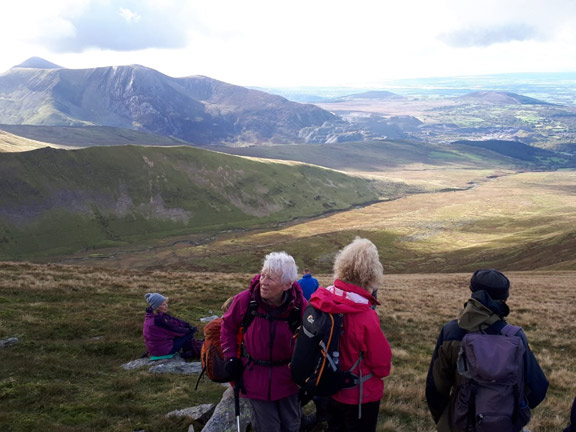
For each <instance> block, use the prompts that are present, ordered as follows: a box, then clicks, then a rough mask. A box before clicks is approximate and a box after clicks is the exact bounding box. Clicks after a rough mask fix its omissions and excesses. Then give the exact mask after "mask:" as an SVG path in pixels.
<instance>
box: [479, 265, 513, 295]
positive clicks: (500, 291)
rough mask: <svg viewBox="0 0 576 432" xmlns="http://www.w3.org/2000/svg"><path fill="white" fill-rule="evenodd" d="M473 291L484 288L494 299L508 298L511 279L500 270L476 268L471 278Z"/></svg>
mask: <svg viewBox="0 0 576 432" xmlns="http://www.w3.org/2000/svg"><path fill="white" fill-rule="evenodd" d="M470 290H471V291H472V292H476V291H480V290H484V291H487V292H488V294H490V297H492V298H493V299H494V300H506V299H507V298H508V292H509V290H510V281H509V280H508V278H507V277H506V276H504V275H503V274H502V273H500V272H499V271H498V270H494V269H487V270H476V271H475V272H474V274H473V275H472V279H470Z"/></svg>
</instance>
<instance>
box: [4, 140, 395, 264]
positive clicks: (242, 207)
mask: <svg viewBox="0 0 576 432" xmlns="http://www.w3.org/2000/svg"><path fill="white" fill-rule="evenodd" d="M0 173H1V174H0V203H1V206H0V259H26V258H33V257H42V256H47V255H52V254H59V253H70V252H76V251H81V250H91V249H95V248H101V247H107V246H126V245H130V244H132V243H134V242H142V241H146V240H151V239H154V238H160V237H166V236H171V235H182V234H194V233H199V232H202V233H204V234H205V233H206V232H210V231H220V230H225V229H243V228H247V227H254V226H256V225H261V224H266V223H277V222H281V221H289V220H293V219H296V218H301V217H311V216H316V215H319V214H323V213H326V212H331V211H335V210H341V209H347V208H350V207H351V206H354V205H358V204H364V203H368V202H373V201H376V200H378V199H379V198H380V193H381V192H379V191H378V190H377V189H376V183H375V182H370V181H367V180H364V179H359V178H354V177H350V176H348V175H345V174H343V173H339V172H335V171H332V170H327V169H322V168H319V167H313V166H310V165H304V164H284V163H272V162H259V161H254V160H248V159H245V158H241V157H237V156H230V155H224V154H220V153H216V152H210V151H206V150H201V149H197V148H191V147H171V148H162V147H139V146H121V147H93V148H87V149H81V150H71V151H66V150H54V149H50V148H46V149H40V150H35V151H31V152H23V153H3V154H0ZM400 186H401V185H400Z"/></svg>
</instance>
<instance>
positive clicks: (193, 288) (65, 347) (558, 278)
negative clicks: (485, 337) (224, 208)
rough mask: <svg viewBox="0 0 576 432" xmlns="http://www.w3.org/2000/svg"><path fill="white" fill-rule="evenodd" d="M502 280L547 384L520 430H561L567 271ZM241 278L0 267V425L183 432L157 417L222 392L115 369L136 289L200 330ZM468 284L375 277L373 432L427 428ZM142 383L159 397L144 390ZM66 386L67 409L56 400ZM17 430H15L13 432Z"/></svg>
mask: <svg viewBox="0 0 576 432" xmlns="http://www.w3.org/2000/svg"><path fill="white" fill-rule="evenodd" d="M507 275H508V276H509V277H510V280H511V282H512V288H511V297H510V300H509V305H510V308H511V310H512V313H511V315H510V317H509V322H510V323H512V324H516V325H520V326H522V327H523V328H524V330H525V332H526V334H527V336H528V339H529V341H530V343H531V347H532V350H533V351H534V353H535V355H536V357H537V358H538V359H539V361H540V363H541V365H542V367H543V369H544V371H545V372H546V374H547V376H548V377H549V380H550V383H551V386H550V390H549V393H548V397H547V398H546V400H545V402H544V403H543V404H542V405H541V406H540V407H538V408H537V409H536V410H535V411H534V412H533V420H532V422H531V423H530V425H529V428H530V430H532V431H533V432H552V431H555V432H556V431H559V430H561V429H562V427H563V426H565V425H566V423H567V421H568V413H569V404H570V402H571V400H572V398H573V397H574V395H576V341H575V340H574V338H572V337H571V335H573V334H574V333H575V331H576V324H575V323H574V320H573V317H574V316H576V302H574V289H575V288H576V287H575V284H574V280H575V278H576V272H558V271H557V272H509V273H507ZM251 276H252V275H251V274H246V273H194V272H166V271H152V272H150V271H132V270H125V271H118V270H103V269H94V268H89V267H72V266H56V265H32V264H22V263H21V264H10V263H3V264H0V309H1V312H2V317H3V318H2V323H1V325H0V337H1V338H5V337H11V336H18V337H19V338H20V340H21V342H20V344H18V345H17V346H15V347H12V348H10V349H6V350H4V351H3V352H2V356H3V372H4V378H3V379H2V383H3V385H4V386H8V387H4V388H5V390H3V391H0V403H1V404H2V406H3V407H5V409H6V411H4V413H3V414H1V413H0V426H1V425H4V429H3V430H15V431H20V430H22V431H24V430H38V429H35V428H37V427H40V426H39V425H42V429H43V430H46V431H59V430H75V431H88V430H90V431H94V430H106V431H118V432H119V431H124V430H132V429H134V427H135V425H138V426H140V427H142V428H144V429H146V430H166V431H174V432H176V431H180V430H185V429H184V427H185V425H184V424H182V422H176V423H166V420H165V419H164V417H163V416H164V414H166V413H167V412H169V411H171V410H173V409H181V408H183V407H186V406H192V405H195V404H199V403H201V402H215V401H216V400H217V398H218V397H219V395H220V394H221V390H220V391H218V389H217V387H213V386H211V385H209V383H204V384H203V385H201V390H200V392H193V391H191V390H192V389H191V387H192V386H193V384H194V381H195V379H194V378H192V379H187V380H185V381H183V380H182V378H181V377H177V376H172V377H171V376H162V377H160V378H151V377H150V376H149V374H147V373H146V372H142V371H138V372H128V371H124V370H122V369H121V368H120V367H119V366H120V365H121V364H122V363H125V362H127V361H129V360H132V359H133V358H135V357H137V356H138V355H139V354H140V353H141V352H142V349H143V344H142V339H141V323H142V314H143V308H144V299H143V296H144V293H146V292H148V291H159V292H162V293H164V294H165V295H167V296H168V297H169V298H170V308H171V311H172V312H173V313H174V314H176V315H178V316H181V317H183V318H185V319H187V320H189V321H191V322H193V323H198V324H199V319H200V318H201V317H202V316H207V315H212V314H213V313H219V307H220V305H221V304H222V302H224V301H225V300H226V298H228V296H230V295H233V294H235V293H237V292H239V291H240V290H243V289H245V288H246V287H247V286H248V282H249V280H250V278H251ZM315 276H317V277H318V279H319V280H320V282H321V284H322V285H328V284H330V283H331V276H330V275H328V274H320V275H315ZM469 277H470V274H469V273H456V274H439V273H437V274H406V275H400V274H387V275H386V276H385V280H384V283H383V286H382V287H381V289H380V291H379V295H378V297H379V299H380V301H381V302H382V305H381V306H380V307H379V308H378V309H377V310H378V313H379V315H380V318H381V323H382V329H383V331H384V333H385V334H386V336H387V338H388V340H389V341H390V344H391V346H392V350H393V356H394V357H393V370H392V373H391V375H390V376H389V377H388V378H386V379H385V393H384V398H383V401H382V405H381V419H380V424H379V431H380V432H384V431H385V432H392V431H394V432H414V431H416V432H432V431H433V430H434V425H433V422H432V420H431V418H430V415H429V413H428V410H427V406H426V402H425V398H424V388H425V377H426V373H427V369H428V365H429V361H430V357H431V355H432V351H433V349H434V344H435V342H436V337H437V335H438V332H439V330H440V328H441V326H442V325H443V324H444V322H446V321H448V320H450V319H452V318H454V317H455V316H456V315H457V313H458V310H459V309H460V308H461V307H462V305H463V303H464V302H465V301H466V300H467V298H468V295H469V291H468V288H467V286H468V280H469ZM76 328H78V329H79V331H77V330H75V329H76ZM47 362H48V363H47ZM47 364H49V365H50V367H46V365H47ZM31 371H33V373H31ZM151 385H153V386H154V388H155V389H156V390H157V391H154V392H151V391H150V389H151V387H150V386H151ZM120 388H123V389H124V390H119V389H120ZM64 389H65V390H66V391H67V392H72V393H71V394H73V395H74V400H75V401H76V402H74V403H72V400H71V399H69V396H68V398H67V397H65V396H63V395H62V391H64ZM30 392H43V393H42V394H43V395H44V396H43V399H42V401H43V402H42V405H40V406H38V407H37V409H32V410H30V405H29V404H30V397H31V393H30ZM119 401H121V403H120V402H119ZM126 412H129V413H130V415H125V414H126ZM48 413H49V415H50V417H49V419H47V417H46V415H48ZM71 413H74V417H73V418H72V417H70V416H71ZM15 422H19V423H18V424H20V423H21V424H22V427H20V428H16V427H15ZM74 422H80V423H79V424H76V426H74V424H75V423H74ZM7 425H9V426H10V427H12V428H13V429H6V426H7ZM63 425H68V426H66V428H65V427H64V426H63ZM70 425H72V426H70ZM160 425H162V426H161V427H160ZM25 427H26V428H27V429H26V428H25ZM130 428H132V429H130Z"/></svg>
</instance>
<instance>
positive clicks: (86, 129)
mask: <svg viewBox="0 0 576 432" xmlns="http://www.w3.org/2000/svg"><path fill="white" fill-rule="evenodd" d="M0 131H6V132H9V133H11V134H14V135H17V136H19V137H24V138H28V139H31V140H35V141H40V142H43V143H50V144H57V145H60V146H69V147H93V146H118V145H131V144H134V145H148V146H175V145H186V144H188V143H186V142H185V141H183V140H181V139H178V138H174V137H163V136H159V135H153V134H149V133H145V132H139V131H135V130H131V129H122V128H115V127H107V126H34V125H3V124H0ZM26 150H27V149H26Z"/></svg>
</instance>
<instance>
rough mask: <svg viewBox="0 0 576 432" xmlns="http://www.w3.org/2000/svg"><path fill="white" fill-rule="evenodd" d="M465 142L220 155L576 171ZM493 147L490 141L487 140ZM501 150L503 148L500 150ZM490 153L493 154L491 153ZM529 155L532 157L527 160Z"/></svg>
mask: <svg viewBox="0 0 576 432" xmlns="http://www.w3.org/2000/svg"><path fill="white" fill-rule="evenodd" d="M481 143H484V142H477V143H476V147H474V146H473V144H472V143H470V142H466V143H465V144H468V145H462V144H463V142H459V143H454V144H451V145H438V144H433V143H430V142H419V141H407V140H375V141H365V142H354V143H337V144H315V145H311V144H306V145H291V146H273V147H272V146H269V147H218V148H217V149H218V150H219V151H222V152H225V153H231V154H236V155H242V156H252V157H262V158H272V159H282V160H294V161H301V162H308V163H312V164H315V165H320V166H325V167H329V168H334V169H340V170H345V171H366V172H379V171H387V170H390V169H392V168H398V167H403V166H407V165H410V164H424V165H427V166H429V168H435V167H436V168H437V167H443V168H449V167H460V168H474V169H483V168H488V169H492V168H500V169H549V168H550V167H574V166H576V161H575V159H574V158H573V157H570V156H567V155H564V156H561V155H560V154H558V153H555V152H552V151H546V150H541V149H535V148H532V147H530V146H528V145H524V144H521V143H510V142H506V144H507V147H505V148H511V147H512V146H515V147H514V151H508V152H507V151H503V150H500V149H497V148H492V147H490V146H489V144H485V145H483V148H482V147H481ZM486 143H492V141H486ZM501 147H502V146H501ZM490 150H491V151H490ZM527 155H529V157H528V156H527Z"/></svg>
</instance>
